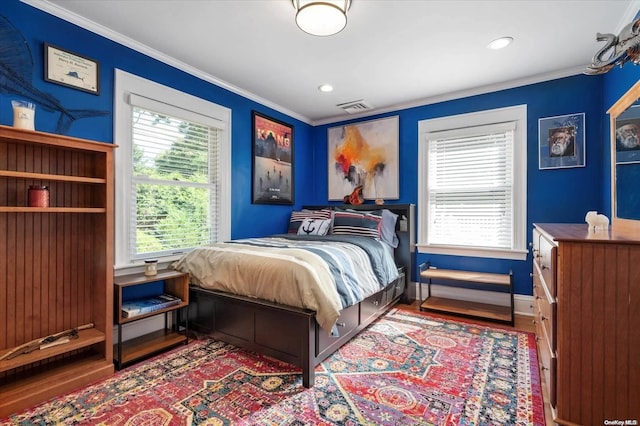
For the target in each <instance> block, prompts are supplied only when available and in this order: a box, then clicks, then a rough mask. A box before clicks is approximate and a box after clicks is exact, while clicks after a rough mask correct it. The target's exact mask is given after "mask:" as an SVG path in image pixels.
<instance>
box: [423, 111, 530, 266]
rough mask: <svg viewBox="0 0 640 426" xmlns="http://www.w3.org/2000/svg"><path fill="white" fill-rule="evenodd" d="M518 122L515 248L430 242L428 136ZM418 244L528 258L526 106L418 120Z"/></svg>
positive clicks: (435, 250) (438, 250) (433, 249)
mask: <svg viewBox="0 0 640 426" xmlns="http://www.w3.org/2000/svg"><path fill="white" fill-rule="evenodd" d="M513 121H515V122H516V129H515V133H514V141H515V144H514V163H513V168H514V170H516V171H518V172H519V173H515V176H514V193H515V195H516V198H515V200H514V206H513V226H514V248H513V249H512V250H502V249H495V248H485V247H460V246H447V245H433V244H427V243H426V241H427V222H428V221H427V216H426V212H427V211H428V210H427V201H428V199H429V195H428V188H427V185H426V182H427V168H426V167H425V164H427V157H428V149H429V148H428V142H427V141H428V136H429V134H430V133H433V132H442V131H446V130H452V129H459V128H464V127H472V126H482V125H486V124H493V123H504V122H513ZM418 211H419V212H420V214H419V215H418V244H416V246H417V248H418V251H419V252H420V253H430V254H446V255H453V256H472V257H488V258H496V259H513V260H525V259H526V258H527V253H528V250H527V247H526V236H527V106H526V105H517V106H513V107H506V108H498V109H493V110H487V111H480V112H474V113H469V114H460V115H453V116H448V117H441V118H433V119H429V120H421V121H419V122H418Z"/></svg>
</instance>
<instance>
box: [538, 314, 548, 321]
mask: <svg viewBox="0 0 640 426" xmlns="http://www.w3.org/2000/svg"><path fill="white" fill-rule="evenodd" d="M540 319H541V320H542V321H544V320H547V319H548V318H547V317H545V316H542V315H540Z"/></svg>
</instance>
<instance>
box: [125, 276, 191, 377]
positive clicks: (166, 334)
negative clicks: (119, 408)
mask: <svg viewBox="0 0 640 426" xmlns="http://www.w3.org/2000/svg"><path fill="white" fill-rule="evenodd" d="M158 281H164V292H165V293H167V294H170V295H172V296H175V297H177V298H179V299H180V300H182V302H181V303H180V304H177V305H173V306H169V307H167V308H163V309H159V310H157V311H153V312H148V313H145V314H140V315H136V316H134V317H129V318H125V317H123V316H122V303H123V300H124V291H125V289H126V288H127V287H132V286H139V285H144V284H150V283H154V282H158ZM114 300H115V303H114V309H115V312H114V318H115V323H116V324H117V325H118V341H117V342H116V343H115V344H114V345H113V353H114V361H115V363H116V368H117V369H121V368H122V367H123V366H125V365H127V364H130V363H133V362H135V361H137V360H140V359H142V358H145V357H147V356H150V355H153V354H156V353H158V352H161V351H163V350H165V349H168V348H170V347H173V346H177V345H180V344H187V343H189V336H188V335H189V322H188V321H189V319H188V315H185V316H184V324H185V326H184V328H183V329H182V330H180V327H179V324H180V319H181V318H180V312H181V311H182V309H183V308H187V307H188V306H189V274H188V273H185V272H179V271H174V270H170V269H166V270H161V271H158V273H157V274H156V275H153V276H146V275H144V274H131V275H122V276H117V277H114ZM169 313H171V314H174V317H173V325H172V327H167V317H166V316H167V315H168V314H169ZM160 314H164V315H165V328H164V329H162V330H158V331H155V332H152V333H148V334H145V335H143V336H140V337H136V338H134V339H130V340H127V341H122V327H123V325H125V324H129V323H132V322H134V321H139V320H141V319H143V318H148V317H152V316H156V315H160Z"/></svg>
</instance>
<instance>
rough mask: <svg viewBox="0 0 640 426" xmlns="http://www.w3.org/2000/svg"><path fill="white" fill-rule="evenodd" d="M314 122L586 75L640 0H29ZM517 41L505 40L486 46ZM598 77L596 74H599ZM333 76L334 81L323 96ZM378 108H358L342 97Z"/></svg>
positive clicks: (96, 30) (206, 77) (175, 64)
mask: <svg viewBox="0 0 640 426" xmlns="http://www.w3.org/2000/svg"><path fill="white" fill-rule="evenodd" d="M23 1H24V2H25V3H28V4H31V5H33V6H35V7H38V8H40V9H43V10H46V11H48V12H50V13H52V14H54V15H56V16H59V17H61V18H63V19H66V20H68V21H71V22H73V23H76V24H78V25H80V26H82V27H85V28H87V29H89V30H91V31H94V32H96V33H99V34H101V35H103V36H106V37H108V38H110V39H113V40H115V41H117V42H120V43H122V44H124V45H127V46H129V47H132V48H134V49H137V50H140V51H142V52H143V53H146V54H148V55H150V56H153V57H155V58H158V59H160V60H163V61H165V62H168V63H170V64H171V65H174V66H177V67H179V68H181V69H184V70H186V71H188V72H191V73H192V74H195V75H197V76H199V77H201V78H204V79H205V80H208V81H211V82H213V83H215V84H218V85H220V86H223V87H225V88H228V89H231V90H232V91H234V92H237V93H240V94H242V95H243V96H247V97H249V98H251V99H254V100H256V101H258V102H261V103H263V104H265V105H268V106H270V107H273V108H275V109H277V110H280V111H282V112H284V113H286V114H289V115H291V116H293V117H295V118H298V119H300V120H302V121H305V122H308V123H311V124H325V123H330V122H335V121H340V120H344V119H349V118H354V117H358V116H364V115H371V114H372V113H379V112H384V111H390V110H396V109H399V108H402V107H407V106H415V105H423V104H427V103H432V102H437V101H442V100H447V99H452V98H456V97H460V96H464V95H471V94H477V93H484V92H487V91H494V90H498V89H502V88H508V87H513V86H516V85H521V84H527V83H534V82H538V81H543V80H548V79H552V78H557V77H565V76H568V75H575V74H580V73H581V72H582V71H583V70H584V68H585V67H586V66H587V65H588V64H590V63H591V60H592V57H593V55H594V54H595V53H596V52H597V51H598V50H599V49H600V48H601V47H602V46H603V45H604V43H603V42H598V41H596V33H598V32H600V33H613V34H618V32H619V31H620V30H621V29H622V27H624V26H625V25H626V24H628V23H629V22H631V20H632V19H633V17H634V16H635V14H636V12H637V11H638V10H639V9H640V2H639V0H602V1H600V0H584V1H578V0H511V1H508V0H502V1H495V0H494V1H484V0H464V1H463V0H353V1H352V6H351V9H350V11H349V13H348V24H347V27H346V28H345V29H344V30H343V31H342V32H341V33H339V34H337V35H334V36H330V37H314V36H311V35H308V34H306V33H304V32H302V31H301V30H300V29H298V28H297V27H296V24H295V22H294V17H295V10H294V8H293V6H292V4H291V1H290V0H155V1H153V0H101V1H97V0H94V1H87V0H23ZM500 36H511V37H513V38H514V39H515V41H514V43H512V44H511V45H510V46H509V47H507V48H506V49H503V50H500V51H493V50H489V49H487V47H486V46H487V44H488V43H489V42H490V41H491V40H493V39H495V38H497V37H500ZM594 78H595V77H594ZM323 83H330V84H332V85H333V86H334V88H335V90H334V91H333V92H332V93H328V94H327V93H321V92H319V91H318V90H317V88H318V86H319V85H321V84H323ZM358 100H363V101H364V102H366V103H368V104H370V105H371V106H372V107H373V108H374V109H373V110H369V111H367V112H364V113H359V114H357V115H349V114H347V113H346V112H344V111H343V110H342V109H341V108H339V107H337V106H336V105H337V104H341V103H345V102H351V101H358Z"/></svg>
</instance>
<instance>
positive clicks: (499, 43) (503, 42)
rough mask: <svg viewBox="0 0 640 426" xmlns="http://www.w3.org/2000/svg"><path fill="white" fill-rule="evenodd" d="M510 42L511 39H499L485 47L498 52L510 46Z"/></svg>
mask: <svg viewBox="0 0 640 426" xmlns="http://www.w3.org/2000/svg"><path fill="white" fill-rule="evenodd" d="M512 41H513V37H500V38H497V39H495V40H493V41H492V42H491V43H489V44H488V45H487V47H488V48H489V49H493V50H500V49H504V48H505V47H507V46H508V45H510V44H511V42H512Z"/></svg>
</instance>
